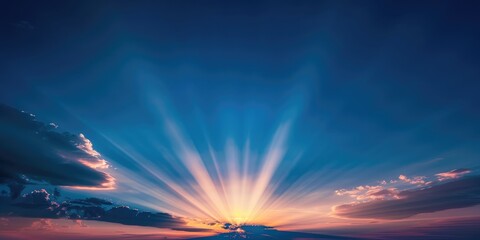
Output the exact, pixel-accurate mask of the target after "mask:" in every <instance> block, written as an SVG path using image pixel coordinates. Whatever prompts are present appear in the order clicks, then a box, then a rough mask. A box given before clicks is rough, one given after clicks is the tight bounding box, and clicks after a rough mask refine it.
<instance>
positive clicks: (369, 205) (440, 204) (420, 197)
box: [334, 176, 480, 219]
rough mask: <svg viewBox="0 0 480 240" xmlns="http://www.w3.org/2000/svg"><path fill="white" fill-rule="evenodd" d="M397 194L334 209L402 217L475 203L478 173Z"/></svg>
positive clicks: (477, 200) (344, 212)
mask: <svg viewBox="0 0 480 240" xmlns="http://www.w3.org/2000/svg"><path fill="white" fill-rule="evenodd" d="M396 196H398V198H397V199H388V200H384V199H380V200H378V199H376V200H370V201H367V202H355V203H351V204H343V205H339V206H336V207H335V208H334V213H335V214H336V215H338V216H342V217H348V218H373V219H402V218H407V217H410V216H413V215H416V214H420V213H430V212H436V211H441V210H446V209H454V208H463V207H470V206H475V205H477V204H480V176H474V177H470V178H461V179H458V180H456V181H451V182H445V183H443V182H442V183H439V184H437V185H432V186H429V187H418V188H416V189H410V190H404V191H400V192H398V194H396Z"/></svg>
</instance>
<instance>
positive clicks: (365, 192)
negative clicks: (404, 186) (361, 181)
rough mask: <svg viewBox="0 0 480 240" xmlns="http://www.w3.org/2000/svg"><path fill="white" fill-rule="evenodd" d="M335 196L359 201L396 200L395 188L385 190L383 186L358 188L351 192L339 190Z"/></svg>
mask: <svg viewBox="0 0 480 240" xmlns="http://www.w3.org/2000/svg"><path fill="white" fill-rule="evenodd" d="M335 194H336V195H338V196H349V197H352V198H355V199H356V200H359V201H369V200H376V199H394V198H398V196H397V194H398V190H397V189H396V188H393V187H391V188H386V187H385V186H383V184H382V185H375V186H369V185H365V186H358V187H356V188H354V189H351V190H347V189H340V190H336V191H335Z"/></svg>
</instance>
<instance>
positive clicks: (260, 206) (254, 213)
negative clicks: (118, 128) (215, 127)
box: [104, 95, 313, 226]
mask: <svg viewBox="0 0 480 240" xmlns="http://www.w3.org/2000/svg"><path fill="white" fill-rule="evenodd" d="M155 96H158V95H155ZM150 101H151V102H153V103H154V109H155V110H154V113H155V115H156V116H157V119H158V121H159V122H160V123H162V124H161V126H162V127H161V128H159V131H160V133H159V134H165V136H166V137H167V139H169V140H170V141H171V143H170V145H165V144H164V143H161V142H160V141H158V140H156V139H155V138H156V137H155V136H148V137H146V138H145V140H150V141H151V143H150V144H151V145H152V147H153V148H154V149H157V150H158V152H159V154H160V156H161V157H162V158H164V159H165V162H166V163H168V164H169V165H168V166H167V167H168V168H170V169H168V170H166V169H165V168H162V167H161V166H158V165H157V162H156V161H155V160H154V159H151V158H150V157H149V156H146V155H145V154H142V153H141V152H139V151H138V148H135V147H133V146H132V147H129V144H128V143H126V142H119V141H114V140H113V139H111V138H109V137H107V136H105V135H104V137H105V138H106V139H107V140H108V141H109V142H110V143H111V144H112V145H114V146H115V147H116V148H117V149H119V150H120V151H121V152H123V153H124V154H125V155H126V156H128V158H129V159H131V160H132V161H134V162H135V163H136V164H138V166H139V167H141V168H142V170H144V172H145V173H146V174H148V176H149V177H151V178H153V179H154V180H155V181H156V182H158V183H160V184H161V185H162V186H164V187H159V186H158V183H155V182H154V181H152V180H147V178H146V177H145V176H138V175H136V174H135V173H134V172H131V171H129V169H123V168H122V169H119V170H118V171H117V174H116V176H119V175H121V174H123V175H124V176H119V178H121V179H122V182H123V183H124V186H123V187H124V188H128V189H134V190H135V191H139V192H142V193H144V194H145V195H147V196H150V198H149V199H138V198H128V199H125V200H128V201H130V202H133V203H136V204H138V205H140V206H145V207H149V208H152V209H156V210H158V211H164V212H169V213H171V214H173V215H175V216H179V217H182V218H184V219H186V221H187V222H197V223H200V224H205V225H206V226H212V225H214V223H215V224H217V223H231V224H235V225H244V224H263V225H269V226H271V225H272V224H292V223H293V222H295V221H297V220H298V219H297V218H305V215H306V214H304V213H301V214H296V216H288V213H286V212H288V211H290V210H288V209H292V206H293V208H295V207H294V206H295V205H298V206H301V205H302V204H303V206H305V204H306V203H307V202H308V201H309V200H312V198H311V197H308V196H307V195H309V194H312V192H308V191H299V190H298V189H293V188H292V189H290V190H289V191H286V192H283V193H282V194H276V192H275V191H276V190H277V188H278V187H279V186H280V185H281V181H282V180H284V178H285V177H286V175H287V174H288V171H289V170H288V168H282V171H278V169H279V166H280V165H281V164H282V162H284V161H285V160H287V157H286V154H287V152H288V151H289V149H288V146H287V143H288V137H289V134H290V131H291V126H292V123H293V122H294V118H295V117H294V114H290V115H288V118H284V119H285V120H284V121H281V122H280V123H279V124H278V126H277V127H276V128H275V131H273V134H272V135H271V137H270V140H269V141H268V143H266V144H265V148H264V149H258V147H257V148H253V147H252V146H251V141H250V139H248V138H247V139H246V140H245V141H243V142H244V143H243V144H238V142H239V141H238V140H236V139H233V138H229V139H226V140H225V141H224V146H223V147H222V149H221V150H218V148H215V147H214V146H213V144H212V143H211V142H210V141H209V139H208V137H206V140H205V145H206V146H207V147H206V148H203V149H205V150H204V151H200V150H199V149H201V148H200V147H199V146H197V145H196V144H195V143H194V141H193V140H192V139H191V138H189V137H188V135H186V134H185V131H183V129H182V128H181V127H180V125H179V124H177V123H178V122H179V121H177V120H175V119H174V118H173V117H172V116H173V115H172V114H171V112H170V111H167V110H166V109H167V108H166V107H165V105H164V102H162V101H160V100H159V99H158V98H150ZM294 107H295V108H298V106H294ZM292 112H295V111H292V110H291V111H289V112H288V113H292ZM262 134H263V133H262ZM301 155H302V152H301V151H299V152H297V153H290V155H289V158H288V160H287V162H289V164H290V165H289V167H290V168H291V167H293V165H294V162H295V161H296V160H298V158H299V157H301ZM291 156H295V157H291ZM287 165H288V164H287ZM127 176H128V177H127ZM311 177H312V176H310V178H311ZM303 180H305V179H303ZM307 180H308V179H307ZM298 185H300V183H297V186H298ZM302 196H303V197H305V200H299V198H301V197H302ZM293 200H295V204H292V202H293ZM156 202H161V204H157V203H156ZM292 211H295V210H292ZM310 214H313V212H311V213H308V215H310ZM192 224H193V225H196V224H195V223H192Z"/></svg>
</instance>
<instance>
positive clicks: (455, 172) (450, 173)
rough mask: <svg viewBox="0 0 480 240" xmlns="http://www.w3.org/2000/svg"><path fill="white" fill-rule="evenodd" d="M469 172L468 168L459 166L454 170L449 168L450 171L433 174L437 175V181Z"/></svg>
mask: <svg viewBox="0 0 480 240" xmlns="http://www.w3.org/2000/svg"><path fill="white" fill-rule="evenodd" d="M470 172H471V170H470V169H466V168H459V169H454V170H451V171H448V172H442V173H437V174H435V176H437V178H438V180H439V181H445V180H448V179H456V178H459V177H461V176H463V175H465V174H468V173H470Z"/></svg>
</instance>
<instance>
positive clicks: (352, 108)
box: [0, 1, 480, 233]
mask: <svg viewBox="0 0 480 240" xmlns="http://www.w3.org/2000/svg"><path fill="white" fill-rule="evenodd" d="M479 7H480V6H479V4H478V2H475V1H401V2H400V1H137V2H136V1H77V2H75V1H47V2H39V1H12V2H3V3H2V4H1V7H0V9H1V10H0V19H1V20H0V21H1V25H0V31H1V38H0V56H1V58H0V81H1V87H0V102H1V103H3V104H7V105H9V106H12V107H14V108H17V109H21V110H25V111H27V112H29V113H34V114H35V115H36V117H37V119H39V120H40V121H43V122H46V123H49V122H54V123H56V124H58V125H59V126H60V127H59V130H60V131H68V132H73V133H83V134H84V135H85V136H86V137H87V138H88V139H89V140H90V141H91V142H92V143H93V146H94V148H95V150H96V151H98V152H99V153H100V154H101V155H102V156H103V157H104V158H105V159H106V160H107V161H108V162H109V163H110V165H111V166H112V167H111V168H110V170H111V172H109V173H110V174H111V175H112V176H114V177H115V178H116V184H117V186H118V187H117V188H116V190H115V191H94V195H95V196H101V197H105V198H108V199H110V200H113V201H117V202H120V203H122V204H131V205H132V206H135V207H138V208H143V209H146V210H156V211H163V212H168V213H171V214H173V215H175V214H176V213H177V211H176V210H172V211H169V206H167V205H165V204H164V203H163V200H164V199H162V198H161V197H158V196H152V195H151V194H149V193H148V192H145V191H142V190H139V189H138V188H137V189H136V186H137V185H135V184H132V182H136V184H138V183H140V184H141V183H145V184H147V183H148V184H151V185H149V186H156V187H158V188H159V189H161V188H164V187H165V183H162V182H159V181H157V179H156V178H155V177H154V176H152V175H151V174H149V173H148V172H145V169H144V168H146V167H147V166H149V167H147V168H150V169H161V170H162V171H163V172H162V173H160V174H162V175H165V176H168V177H169V179H170V181H173V182H175V183H178V184H179V185H181V186H183V187H185V188H186V189H190V188H195V186H194V185H190V183H191V182H192V181H194V179H193V178H192V176H191V174H188V171H185V169H183V168H181V167H180V168H181V169H179V167H178V166H179V164H180V162H181V161H179V160H178V159H177V158H172V159H173V160H166V159H167V156H169V154H170V153H175V152H178V151H176V150H172V149H176V147H177V146H176V144H177V145H178V142H177V143H175V140H173V141H172V133H169V132H168V131H166V130H165V129H166V128H165V125H166V124H167V123H168V121H172V122H174V123H175V124H176V126H177V127H178V129H180V131H181V132H182V134H183V135H184V138H185V139H187V141H188V142H191V144H192V146H195V147H194V148H195V149H196V150H197V151H198V154H199V155H200V156H202V159H203V161H204V163H205V165H206V168H207V169H208V171H212V172H213V171H214V170H215V169H214V166H213V164H212V162H211V159H209V157H206V156H207V155H208V154H209V146H208V144H211V146H212V147H213V149H215V151H216V152H217V153H218V154H219V155H222V154H226V155H227V156H228V151H229V150H228V149H229V146H234V148H237V149H240V150H242V149H245V148H246V146H247V144H246V142H247V141H249V147H250V148H251V152H252V155H255V154H253V153H256V154H257V155H259V156H261V155H262V154H264V153H265V152H266V151H267V149H269V146H271V145H270V144H271V141H272V138H275V137H274V135H275V132H276V131H277V130H278V128H279V126H281V125H282V124H284V123H286V122H288V124H290V128H289V131H288V137H286V140H285V143H284V144H283V145H282V144H280V145H282V146H281V147H280V148H282V149H284V151H285V155H284V157H283V158H282V160H281V161H280V163H279V166H278V168H276V170H275V172H274V174H273V176H272V180H271V182H272V183H273V182H275V183H276V184H277V186H276V188H275V190H274V193H273V196H277V197H278V198H281V197H279V196H284V195H288V192H289V191H292V189H298V188H299V186H300V187H301V190H299V193H297V194H300V196H303V197H305V198H307V196H310V195H309V194H313V193H315V194H317V195H316V196H317V197H319V199H318V201H319V202H321V201H322V200H321V199H329V200H328V201H327V200H325V201H326V202H327V203H328V204H327V203H325V205H328V207H333V206H335V205H340V204H347V203H349V202H351V199H346V198H341V197H342V196H337V195H335V190H339V189H352V188H355V187H357V186H360V185H370V186H373V185H377V184H378V183H379V181H382V180H386V181H387V182H388V181H389V180H396V181H398V179H399V176H400V175H405V176H407V177H413V176H427V178H432V179H435V174H438V173H442V172H448V171H451V170H454V169H468V172H469V174H470V175H476V174H478V168H479V163H480V162H479V159H480V150H479V149H480V124H478V123H479V122H480V111H479V109H478V107H479V105H480V95H479V94H478V90H479V89H480V81H479V77H480V68H479V66H480V62H479V58H478V56H479V54H480V48H479V46H478V43H479V42H480V37H479V36H480V30H479V29H480V28H478V25H479V23H480V17H479V15H478V10H479V9H480V8H479ZM172 142H173V143H172ZM229 143H231V145H229ZM180 148H181V147H180ZM165 149H166V150H165ZM169 151H170V153H165V152H169ZM234 152H235V151H234ZM240 152H241V151H240ZM170 155H171V154H170ZM240 155H242V154H240ZM179 158H181V157H179ZM227 158H228V157H227ZM219 161H220V165H221V167H222V166H223V167H225V169H226V168H228V166H227V165H228V164H227V163H224V162H228V160H219ZM244 161H245V160H241V158H239V160H238V161H237V162H236V163H238V165H239V166H243V164H244ZM262 163H263V162H262V161H261V160H252V163H251V166H249V168H248V171H249V172H251V173H252V175H255V173H258V172H259V171H261V165H262ZM187 168H188V167H187ZM222 169H223V168H222ZM124 170H130V171H132V172H134V174H133V175H132V173H128V174H126V173H125V172H124ZM154 171H156V170H154ZM116 172H118V174H117V173H116ZM225 174H227V173H225ZM126 176H127V177H126ZM212 178H213V181H214V183H216V184H217V183H218V182H219V181H218V179H215V177H212ZM124 179H125V181H123V180H124ZM127 180H128V181H127ZM295 184H297V185H295ZM399 189H401V188H399ZM190 190H191V189H190ZM63 191H65V193H66V194H67V195H68V196H89V195H91V192H89V191H88V190H87V191H83V190H80V191H77V190H72V189H64V190H63ZM477 191H478V190H477ZM69 194H70V195H69ZM476 194H479V193H478V192H476ZM343 197H344V196H343ZM337 198H338V199H337ZM142 201H144V202H142ZM145 202H148V204H145ZM155 206H157V207H155ZM326 208H327V207H325V209H326ZM322 209H323V208H322ZM310 210H311V209H310ZM473 210H474V211H473V213H472V214H470V216H477V217H478V216H480V212H479V208H478V207H474V208H473ZM452 214H453V215H454V216H458V217H462V216H464V213H462V212H461V211H460V210H459V211H458V213H457V212H455V211H453V213H452ZM440 215H441V214H440ZM434 216H435V215H434ZM192 217H194V216H192ZM322 221H323V220H322ZM342 221H348V220H344V219H343V220H342ZM311 222H314V220H311V219H309V223H308V224H310V225H308V224H306V225H308V227H305V228H309V229H310V232H311V228H313V226H317V225H315V224H313V223H311ZM262 224H266V225H268V224H267V223H264V222H262ZM289 224H290V223H285V224H284V225H285V226H287V227H286V229H295V230H297V228H295V227H290V225H289ZM282 226H283V225H282ZM303 228H304V226H302V227H299V228H298V229H303ZM280 229H281V228H280ZM340 232H341V231H340ZM334 233H336V232H334Z"/></svg>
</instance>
